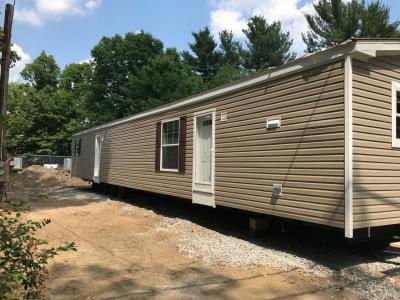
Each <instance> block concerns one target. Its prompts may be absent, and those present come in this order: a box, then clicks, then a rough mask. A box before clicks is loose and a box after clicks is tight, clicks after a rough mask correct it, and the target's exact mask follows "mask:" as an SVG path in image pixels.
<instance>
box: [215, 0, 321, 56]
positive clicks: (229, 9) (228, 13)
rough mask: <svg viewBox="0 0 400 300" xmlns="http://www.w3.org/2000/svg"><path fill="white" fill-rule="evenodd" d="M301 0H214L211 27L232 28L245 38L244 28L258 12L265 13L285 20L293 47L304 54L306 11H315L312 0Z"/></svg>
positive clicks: (283, 22) (275, 19) (218, 29)
mask: <svg viewBox="0 0 400 300" xmlns="http://www.w3.org/2000/svg"><path fill="white" fill-rule="evenodd" d="M301 2H302V1H301V0H213V1H212V3H213V5H214V10H213V11H212V12H211V20H210V27H211V31H212V32H213V33H214V34H215V33H217V32H219V31H221V30H223V29H228V30H232V32H233V33H234V34H235V35H236V36H237V37H238V38H242V37H243V33H242V29H244V28H246V23H247V20H248V19H249V18H250V17H252V16H254V15H262V16H264V17H265V18H266V20H267V21H268V22H269V23H271V22H273V21H281V22H282V27H283V30H285V31H289V32H290V35H291V37H292V38H293V46H292V50H294V51H296V52H297V53H299V54H302V53H303V51H304V49H305V45H304V43H303V41H302V38H301V33H302V32H306V31H307V29H308V26H307V21H306V19H305V17H304V13H305V12H307V13H310V12H313V11H314V8H313V6H312V1H311V0H310V1H308V2H307V3H306V4H304V5H302V4H301Z"/></svg>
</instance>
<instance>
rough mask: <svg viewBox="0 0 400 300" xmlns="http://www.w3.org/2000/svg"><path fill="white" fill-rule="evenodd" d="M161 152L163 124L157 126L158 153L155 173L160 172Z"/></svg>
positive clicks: (159, 123)
mask: <svg viewBox="0 0 400 300" xmlns="http://www.w3.org/2000/svg"><path fill="white" fill-rule="evenodd" d="M160 151H161V122H157V125H156V151H155V152H156V153H155V171H156V172H160V154H161V153H160Z"/></svg>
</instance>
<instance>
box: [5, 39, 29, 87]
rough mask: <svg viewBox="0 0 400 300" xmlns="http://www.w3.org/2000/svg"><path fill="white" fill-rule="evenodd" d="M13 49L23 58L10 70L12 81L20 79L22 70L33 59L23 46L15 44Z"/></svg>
mask: <svg viewBox="0 0 400 300" xmlns="http://www.w3.org/2000/svg"><path fill="white" fill-rule="evenodd" d="M11 49H12V50H13V51H15V52H17V54H18V56H19V57H20V58H21V59H20V60H19V61H17V63H16V64H15V66H14V67H13V68H12V69H11V70H10V81H20V80H21V76H20V73H21V71H22V70H23V69H24V68H25V66H26V64H29V63H30V62H31V61H32V58H31V56H30V55H29V54H28V53H26V52H25V51H24V50H23V49H22V47H21V46H19V45H17V44H14V45H13V46H12V48H11Z"/></svg>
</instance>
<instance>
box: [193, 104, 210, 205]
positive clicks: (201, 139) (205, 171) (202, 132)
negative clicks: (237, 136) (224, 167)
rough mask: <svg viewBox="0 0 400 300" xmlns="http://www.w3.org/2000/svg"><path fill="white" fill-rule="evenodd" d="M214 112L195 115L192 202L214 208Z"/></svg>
mask: <svg viewBox="0 0 400 300" xmlns="http://www.w3.org/2000/svg"><path fill="white" fill-rule="evenodd" d="M214 123H215V111H208V112H203V113H198V114H195V116H194V139H193V142H194V144H193V150H194V151H193V153H194V157H193V167H194V168H193V202H194V203H199V204H204V205H209V206H213V207H215V200H214V131H215V124H214Z"/></svg>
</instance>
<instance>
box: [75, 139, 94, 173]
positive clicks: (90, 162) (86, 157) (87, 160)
mask: <svg viewBox="0 0 400 300" xmlns="http://www.w3.org/2000/svg"><path fill="white" fill-rule="evenodd" d="M95 136H96V133H95V132H90V133H88V134H85V135H83V136H80V137H79V138H81V139H82V144H81V145H82V149H81V155H78V156H76V155H75V141H76V140H77V139H74V141H73V143H72V147H73V148H72V149H73V151H72V154H73V157H72V158H73V159H72V169H71V173H72V176H76V177H80V178H83V179H85V180H93V166H94V140H95Z"/></svg>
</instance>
